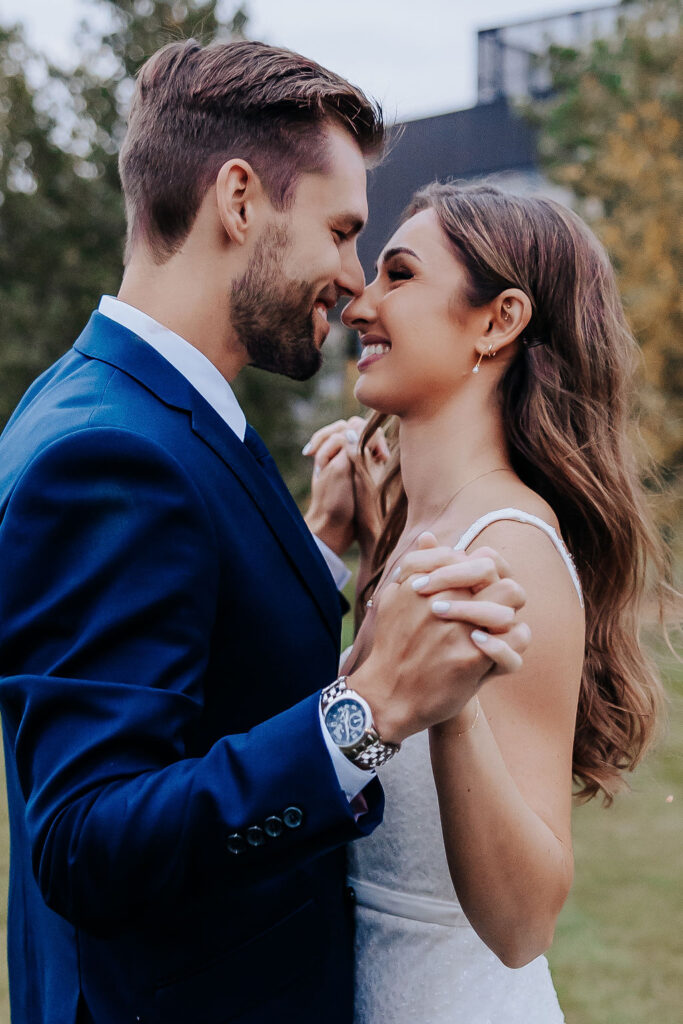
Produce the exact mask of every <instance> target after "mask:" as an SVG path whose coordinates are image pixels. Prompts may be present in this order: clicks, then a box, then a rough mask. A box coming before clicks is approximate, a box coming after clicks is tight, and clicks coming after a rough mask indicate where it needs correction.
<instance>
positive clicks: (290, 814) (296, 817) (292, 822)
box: [282, 807, 304, 828]
mask: <svg viewBox="0 0 683 1024" xmlns="http://www.w3.org/2000/svg"><path fill="white" fill-rule="evenodd" d="M282 820H283V821H284V823H285V825H286V826H287V828H299V826H300V825H301V823H302V821H303V820H304V814H303V811H302V810H301V808H300V807H288V808H287V809H286V810H285V811H283V812H282Z"/></svg>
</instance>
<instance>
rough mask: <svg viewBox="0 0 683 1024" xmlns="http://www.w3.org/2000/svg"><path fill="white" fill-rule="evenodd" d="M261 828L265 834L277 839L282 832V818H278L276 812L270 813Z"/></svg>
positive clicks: (283, 827)
mask: <svg viewBox="0 0 683 1024" xmlns="http://www.w3.org/2000/svg"><path fill="white" fill-rule="evenodd" d="M263 828H264V830H265V833H266V835H267V836H270V837H271V839H277V837H278V836H281V835H282V833H283V832H284V829H285V826H284V822H283V821H282V818H278V816H277V814H271V815H270V817H269V818H266V820H265V821H264V823H263Z"/></svg>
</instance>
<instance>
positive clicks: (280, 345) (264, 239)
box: [230, 224, 322, 380]
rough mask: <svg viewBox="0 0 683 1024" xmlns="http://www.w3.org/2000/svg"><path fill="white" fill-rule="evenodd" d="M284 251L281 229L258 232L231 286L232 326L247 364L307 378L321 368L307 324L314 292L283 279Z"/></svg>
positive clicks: (310, 326) (286, 239) (287, 245)
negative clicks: (251, 253) (251, 248)
mask: <svg viewBox="0 0 683 1024" xmlns="http://www.w3.org/2000/svg"><path fill="white" fill-rule="evenodd" d="M289 248H290V236H289V232H288V230H287V228H286V227H283V226H278V225H274V224H271V225H269V226H268V227H267V228H266V229H265V230H264V232H263V234H262V235H261V237H260V238H259V240H258V242H257V243H256V246H255V248H254V253H253V255H252V257H251V259H250V260H249V265H248V267H247V269H246V271H245V273H244V275H243V276H242V277H241V278H240V279H239V280H238V281H235V282H233V285H232V291H231V296H230V308H231V320H232V327H233V330H234V331H235V334H236V336H237V340H238V341H239V342H241V344H242V345H243V346H244V348H245V349H246V351H247V354H248V355H249V362H250V365H252V366H258V367H259V368H260V369H261V370H269V371H270V372H271V373H282V374H284V375H285V376H286V377H291V378H292V379H293V380H308V379H309V377H312V376H313V374H314V373H315V372H316V371H317V370H319V369H320V366H321V364H322V356H321V354H320V350H319V349H318V347H317V345H316V343H315V331H314V326H313V315H314V314H313V303H314V302H315V297H316V291H315V288H314V287H311V285H310V284H309V283H308V282H306V281H293V280H290V279H289V278H287V277H286V276H285V274H284V269H283V268H284V262H285V257H286V255H287V252H288V250H289Z"/></svg>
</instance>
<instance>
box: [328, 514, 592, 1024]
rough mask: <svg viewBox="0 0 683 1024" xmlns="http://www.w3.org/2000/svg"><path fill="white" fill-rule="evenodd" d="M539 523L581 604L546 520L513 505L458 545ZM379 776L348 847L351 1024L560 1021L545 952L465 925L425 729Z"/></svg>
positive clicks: (566, 554) (564, 550)
mask: <svg viewBox="0 0 683 1024" xmlns="http://www.w3.org/2000/svg"><path fill="white" fill-rule="evenodd" d="M506 519H511V520H515V521H517V522H521V523H527V524H529V525H531V526H536V527H538V528H539V529H541V530H543V532H544V533H545V534H546V536H548V537H549V539H550V540H551V541H552V543H553V544H554V546H555V547H556V549H557V551H558V552H559V553H560V555H561V556H562V558H563V560H564V562H565V564H566V566H567V569H568V571H569V573H570V575H571V577H572V580H573V582H574V585H575V587H576V590H577V593H578V595H579V599H580V600H581V603H582V604H583V600H582V596H581V586H580V583H579V579H578V576H577V574H576V570H575V568H574V565H573V563H572V560H571V556H570V555H569V552H568V551H567V548H566V547H565V545H564V543H563V542H562V540H561V539H560V538H559V537H558V535H557V533H556V532H555V530H553V528H552V527H551V526H549V525H548V524H547V523H545V522H543V520H541V519H538V518H537V517H536V516H532V515H529V513H527V512H522V511H520V510H519V509H509V508H506V509H500V510H498V511H496V512H490V513H488V514H487V515H486V516H483V517H482V518H481V519H478V520H477V522H476V523H474V524H473V525H472V526H471V527H470V528H469V529H468V530H467V531H466V532H465V533H464V534H463V535H462V537H461V538H460V540H459V541H458V543H457V544H456V545H455V547H456V550H465V549H466V548H467V547H468V546H469V545H470V544H471V543H472V541H473V540H474V539H475V537H476V536H477V535H478V534H479V533H481V531H482V530H484V529H485V528H486V527H487V526H489V525H491V523H494V522H498V521H500V520H506ZM378 775H379V777H380V779H381V782H382V786H383V787H384V791H385V794H386V810H385V814H384V821H383V823H382V824H381V825H380V826H379V827H378V828H377V829H375V831H374V833H373V834H372V835H371V836H368V837H366V838H365V839H362V840H360V841H359V842H356V843H352V844H351V846H350V848H349V880H348V881H349V885H350V886H352V887H353V889H354V891H355V898H356V981H355V992H356V996H355V1016H354V1021H355V1024H562V1022H563V1021H564V1016H563V1014H562V1011H561V1009H560V1007H559V1004H558V1002H557V996H556V995H555V990H554V988H553V983H552V980H551V977H550V971H549V969H548V963H547V961H546V959H545V957H543V956H541V957H538V958H537V959H536V960H534V961H532V962H531V963H530V964H527V965H526V966H525V967H522V968H519V969H515V970H513V969H511V968H508V967H505V966H504V965H503V964H502V963H501V961H500V960H499V959H498V958H497V957H496V956H495V954H494V953H492V952H491V950H489V949H488V947H487V946H486V945H485V944H484V943H483V942H482V941H481V939H480V938H479V936H478V935H477V934H476V932H475V931H474V929H473V928H472V927H471V925H470V924H469V922H468V920H467V918H466V917H465V915H464V913H463V911H462V909H461V907H460V905H459V903H458V900H457V896H456V894H455V890H454V888H453V883H452V881H451V877H450V873H449V870H448V864H447V862H446V852H445V849H444V843H443V836H442V832H441V819H440V817H439V807H438V799H437V793H436V786H435V783H434V778H433V775H432V768H431V762H430V756H429V736H428V733H427V732H426V731H425V732H421V733H418V734H417V735H415V736H410V737H409V738H408V739H407V740H405V741H404V742H403V744H402V747H401V752H400V753H399V754H398V755H397V756H396V757H395V758H393V759H392V760H391V761H389V762H388V763H387V764H386V765H384V766H383V767H382V768H381V769H380V770H379V771H378Z"/></svg>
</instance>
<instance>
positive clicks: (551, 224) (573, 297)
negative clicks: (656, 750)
mask: <svg viewBox="0 0 683 1024" xmlns="http://www.w3.org/2000/svg"><path fill="white" fill-rule="evenodd" d="M425 209H432V210H434V212H435V214H436V216H437V217H438V220H439V224H440V225H441V228H442V229H443V231H444V233H445V234H446V236H447V237H448V239H449V240H450V243H451V246H452V248H453V251H454V253H455V255H456V257H457V258H458V260H459V261H460V262H461V263H462V265H463V266H464V268H465V270H466V277H467V284H466V294H465V298H466V299H467V301H468V302H469V303H470V305H471V306H472V307H478V306H483V305H485V304H486V303H489V302H491V301H492V300H493V299H494V298H495V297H496V296H497V295H499V294H500V292H502V291H504V290H505V289H506V288H520V289H521V290H522V291H523V292H525V294H526V295H527V296H528V297H529V299H530V301H531V306H532V316H531V320H530V321H529V324H528V325H527V327H526V328H525V330H524V331H523V333H522V334H521V335H520V337H519V339H518V350H517V353H516V356H515V357H514V359H513V360H512V362H511V364H510V365H509V367H508V368H507V370H506V371H505V373H504V375H503V377H502V379H501V381H500V389H499V399H500V408H501V414H502V420H503V424H504V429H505V434H506V438H507V445H508V450H509V454H510V458H511V461H512V465H513V467H514V469H515V471H516V472H517V474H518V476H519V477H520V479H521V480H522V481H523V482H524V483H525V484H527V485H528V486H529V487H530V488H531V489H532V490H534V491H536V492H537V493H538V494H540V495H541V496H542V497H543V498H544V499H545V500H546V501H547V502H548V504H549V505H550V506H551V507H552V509H553V510H554V512H555V514H556V516H557V518H558V520H559V522H560V526H561V530H562V534H563V536H564V539H565V541H566V543H567V545H568V547H569V549H570V551H571V553H572V555H573V557H574V560H575V562H576V566H577V570H578V573H579V576H580V578H581V583H582V586H583V592H584V598H585V605H586V650H585V661H584V667H583V678H582V684H581V690H580V696H579V704H578V712H577V721H576V733H575V739H574V754H573V774H574V779H575V782H576V783H577V786H578V791H577V796H579V797H580V798H582V799H590V798H591V797H593V796H595V795H596V794H597V793H598V792H599V791H600V790H602V791H603V794H604V798H605V802H606V803H608V804H609V803H611V801H612V797H613V794H614V793H615V792H616V790H617V789H618V788H619V787H620V784H621V782H622V779H621V773H622V772H623V771H624V770H631V769H633V768H634V767H635V765H636V764H637V763H638V761H639V760H640V758H641V756H642V754H643V753H644V751H645V749H646V747H647V746H648V744H649V742H650V740H651V738H652V736H653V733H654V731H655V725H656V721H657V716H658V713H659V712H660V710H661V707H662V704H663V699H664V698H663V690H662V686H661V682H660V680H659V677H658V673H657V671H656V669H655V667H654V664H653V663H652V661H651V660H650V659H649V658H648V657H647V656H646V654H645V652H644V651H643V650H642V648H641V646H640V643H639V624H640V617H641V611H642V604H643V599H644V596H645V592H646V567H647V566H651V567H652V570H653V571H652V574H651V575H652V577H653V578H654V579H655V583H654V588H655V590H656V591H657V595H658V597H659V607H660V615H662V609H663V600H664V594H665V591H666V586H665V583H664V581H665V579H666V577H667V575H668V563H667V558H666V555H665V549H664V547H663V544H662V542H661V539H660V537H659V534H658V531H657V529H656V527H655V526H654V524H653V522H652V519H651V516H650V514H649V510H648V507H647V501H646V496H645V493H644V491H643V488H642V487H641V484H640V473H639V469H638V466H637V463H636V458H635V455H634V451H633V447H632V444H631V440H630V436H629V433H630V426H631V418H630V398H631V395H632V394H633V386H634V385H633V373H634V370H635V367H636V362H637V356H638V348H637V345H636V342H635V341H634V339H633V335H632V334H631V332H630V330H629V327H628V324H627V322H626V319H625V316H624V311H623V308H622V304H621V300H620V298H619V294H618V292H617V287H616V283H615V278H614V273H613V270H612V267H611V265H610V262H609V259H608V257H607V255H606V253H605V251H604V249H603V248H602V246H601V245H600V243H599V242H598V241H597V239H596V238H595V236H594V235H593V234H592V232H591V231H590V230H589V229H588V228H587V227H586V225H585V224H584V223H583V222H582V221H581V220H580V218H579V217H577V216H576V215H575V214H574V213H572V212H571V211H570V210H568V209H566V208H565V207H563V206H561V205H560V204H558V203H555V202H553V201H551V200H549V199H541V198H523V197H519V196H513V195H510V194H507V193H504V192H501V191H499V190H498V189H496V188H493V187H490V186H487V185H477V186H468V185H460V184H457V183H449V184H434V185H429V186H428V187H426V188H424V189H422V190H421V191H420V192H418V193H417V194H416V195H415V196H414V198H413V200H412V202H411V204H410V206H409V207H408V209H407V210H406V212H405V214H404V218H403V219H404V220H407V219H408V218H409V217H412V216H413V215H414V214H416V213H419V212H420V211H421V210H425ZM386 420H387V417H386V416H385V415H383V414H381V413H375V414H374V416H373V417H372V418H371V419H370V421H369V423H368V427H367V429H366V430H365V431H364V435H363V444H365V443H367V440H368V439H369V437H370V436H371V435H372V433H374V431H375V430H376V429H377V427H378V426H379V425H381V424H382V423H384V422H385V421H386ZM380 507H381V511H382V515H383V529H382V532H381V534H380V536H379V539H378V542H377V545H376V548H375V553H374V562H373V573H374V575H373V576H372V579H371V580H370V581H369V583H368V585H367V587H365V588H364V591H363V594H362V595H361V596H360V601H359V605H360V606H361V607H363V606H364V600H365V598H366V597H367V595H368V593H369V592H371V591H372V589H374V587H375V585H376V583H377V580H378V579H379V576H380V575H381V573H382V570H383V568H384V566H385V564H386V562H387V558H388V556H389V555H390V554H391V552H392V551H393V549H394V548H395V546H396V543H397V541H398V539H399V537H400V535H401V531H402V530H403V528H404V525H405V522H406V513H407V501H406V495H405V491H404V490H403V485H402V482H401V474H400V462H399V453H398V451H396V452H395V453H394V457H393V459H392V460H391V461H390V463H389V465H388V467H387V473H386V475H385V478H384V482H383V485H382V488H381V492H380Z"/></svg>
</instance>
